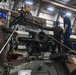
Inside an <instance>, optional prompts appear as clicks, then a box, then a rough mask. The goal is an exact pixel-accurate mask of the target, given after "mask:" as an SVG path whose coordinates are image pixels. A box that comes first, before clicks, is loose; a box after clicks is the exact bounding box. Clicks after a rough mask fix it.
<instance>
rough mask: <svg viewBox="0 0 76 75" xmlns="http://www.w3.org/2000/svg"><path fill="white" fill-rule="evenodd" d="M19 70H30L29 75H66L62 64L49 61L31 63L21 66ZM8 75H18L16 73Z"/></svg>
mask: <svg viewBox="0 0 76 75" xmlns="http://www.w3.org/2000/svg"><path fill="white" fill-rule="evenodd" d="M20 66H21V65H20ZM39 68H41V69H39ZM21 70H32V74H31V75H68V74H67V71H66V69H65V68H64V65H63V64H62V63H60V62H58V63H57V62H56V63H55V62H51V61H47V62H46V61H44V62H43V61H32V62H30V63H28V64H26V65H25V66H23V67H22V68H21ZM10 75H18V71H17V72H14V73H12V74H10Z"/></svg>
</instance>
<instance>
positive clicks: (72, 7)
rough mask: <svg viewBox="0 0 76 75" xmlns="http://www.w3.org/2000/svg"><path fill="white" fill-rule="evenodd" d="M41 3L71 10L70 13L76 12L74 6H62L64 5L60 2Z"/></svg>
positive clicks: (47, 0)
mask: <svg viewBox="0 0 76 75" xmlns="http://www.w3.org/2000/svg"><path fill="white" fill-rule="evenodd" d="M42 1H44V2H47V3H51V4H53V5H56V6H58V7H61V8H65V9H69V10H72V11H74V12H76V8H75V7H74V6H71V5H68V4H64V3H61V2H57V1H50V0H42Z"/></svg>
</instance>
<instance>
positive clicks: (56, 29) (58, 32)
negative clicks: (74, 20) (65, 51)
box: [44, 20, 63, 53]
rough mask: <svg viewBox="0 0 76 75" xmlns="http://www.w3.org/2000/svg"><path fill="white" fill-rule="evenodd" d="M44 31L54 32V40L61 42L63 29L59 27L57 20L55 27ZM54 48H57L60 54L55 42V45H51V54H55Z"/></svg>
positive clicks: (59, 48) (57, 44)
mask: <svg viewBox="0 0 76 75" xmlns="http://www.w3.org/2000/svg"><path fill="white" fill-rule="evenodd" d="M44 29H46V30H49V31H53V32H54V38H55V39H56V40H57V41H59V42H61V37H62V32H63V29H62V28H61V27H60V21H59V20H57V21H56V22H55V27H53V28H44ZM56 47H58V52H61V45H60V44H59V43H58V42H56V41H55V45H52V53H56V51H55V49H56Z"/></svg>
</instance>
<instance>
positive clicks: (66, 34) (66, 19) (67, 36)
mask: <svg viewBox="0 0 76 75" xmlns="http://www.w3.org/2000/svg"><path fill="white" fill-rule="evenodd" d="M60 15H61V17H62V18H63V21H64V30H63V35H64V45H66V46H67V47H69V48H70V49H72V50H74V47H73V45H72V43H71V41H70V35H71V34H72V29H71V21H70V18H69V17H67V16H66V13H65V12H61V13H60ZM67 50H68V49H67V48H65V51H67Z"/></svg>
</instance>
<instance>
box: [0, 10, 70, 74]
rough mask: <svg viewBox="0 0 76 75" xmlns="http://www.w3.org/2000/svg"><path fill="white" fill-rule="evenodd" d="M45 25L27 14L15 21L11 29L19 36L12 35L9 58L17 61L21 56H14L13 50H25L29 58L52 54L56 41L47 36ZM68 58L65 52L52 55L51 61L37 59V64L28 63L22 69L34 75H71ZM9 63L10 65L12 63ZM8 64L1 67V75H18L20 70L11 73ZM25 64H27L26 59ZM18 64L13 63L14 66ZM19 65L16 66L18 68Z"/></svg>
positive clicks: (41, 20) (23, 13) (43, 21)
mask: <svg viewBox="0 0 76 75" xmlns="http://www.w3.org/2000/svg"><path fill="white" fill-rule="evenodd" d="M44 23H45V20H43V19H41V18H36V17H33V16H32V15H29V14H28V13H26V12H22V13H21V15H20V16H18V17H17V18H16V19H14V20H13V21H12V22H11V23H10V28H11V29H15V28H16V31H17V32H18V34H17V35H13V33H12V34H11V36H10V38H11V39H9V40H8V42H9V50H8V53H7V56H8V58H9V59H12V57H13V58H14V59H17V57H18V56H19V55H18V54H14V53H13V50H24V51H26V52H27V53H28V55H29V56H40V55H41V54H42V53H43V52H50V53H51V48H52V44H54V40H53V39H52V38H50V37H49V36H47V34H46V33H45V32H44V30H43V25H45V24H44ZM6 45H7V43H6ZM68 56H70V54H68V53H63V52H62V53H57V54H51V55H50V59H49V58H48V60H49V61H48V60H47V61H44V60H42V59H41V61H39V59H37V61H35V62H32V63H28V64H27V65H26V67H25V66H24V65H23V66H22V68H20V69H24V70H28V69H31V70H32V75H61V74H62V75H69V74H70V72H69V71H68V70H67V68H66V67H67V66H66V61H67V59H68ZM43 57H44V56H43ZM35 60H36V59H35ZM8 62H9V63H10V61H8ZM8 62H6V63H4V64H3V66H0V75H17V73H18V72H17V71H19V70H20V69H18V70H17V71H16V72H14V73H10V70H11V69H10V66H11V65H10V64H8ZM21 62H22V60H21ZM23 62H24V63H25V62H26V61H25V59H24V61H23ZM12 63H13V62H12ZM16 63H17V62H16ZM16 63H13V65H14V64H16ZM18 63H20V61H18ZM18 63H17V64H16V65H14V66H17V65H18ZM20 65H21V64H20ZM2 69H3V70H2ZM13 70H14V69H13ZM4 73H5V74H4Z"/></svg>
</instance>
